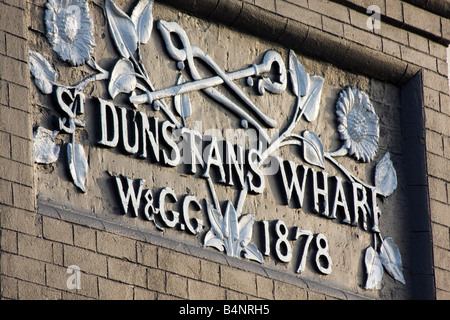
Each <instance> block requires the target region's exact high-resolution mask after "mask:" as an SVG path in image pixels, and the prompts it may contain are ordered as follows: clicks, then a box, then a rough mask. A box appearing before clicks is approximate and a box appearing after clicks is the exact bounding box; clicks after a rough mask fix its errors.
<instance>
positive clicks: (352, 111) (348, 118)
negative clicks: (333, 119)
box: [336, 88, 379, 162]
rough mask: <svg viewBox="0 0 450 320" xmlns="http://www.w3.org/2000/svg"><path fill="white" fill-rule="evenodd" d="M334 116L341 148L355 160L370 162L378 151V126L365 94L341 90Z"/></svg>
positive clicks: (353, 90)
mask: <svg viewBox="0 0 450 320" xmlns="http://www.w3.org/2000/svg"><path fill="white" fill-rule="evenodd" d="M336 114H337V116H338V121H339V125H338V131H339V134H340V137H341V140H344V141H345V143H344V146H343V148H345V149H347V150H348V153H349V154H350V155H353V156H354V157H355V158H356V159H357V160H361V161H363V162H369V161H371V160H372V159H373V158H374V156H375V154H376V152H377V150H378V138H379V125H378V116H377V115H376V114H375V111H374V109H373V105H372V102H370V100H369V97H368V96H367V94H366V93H364V92H361V91H359V90H357V89H352V88H346V89H344V90H342V91H341V93H340V95H339V99H338V101H337V104H336Z"/></svg>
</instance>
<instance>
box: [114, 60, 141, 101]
mask: <svg viewBox="0 0 450 320" xmlns="http://www.w3.org/2000/svg"><path fill="white" fill-rule="evenodd" d="M136 84H137V81H136V72H135V71H134V67H133V63H131V61H130V60H128V59H125V58H122V59H120V60H119V61H117V63H116V65H115V66H114V69H113V71H112V73H111V80H110V81H109V85H108V91H109V94H110V95H111V97H112V98H113V99H114V98H115V97H116V95H118V94H119V93H121V92H123V93H130V92H132V91H133V90H134V89H136Z"/></svg>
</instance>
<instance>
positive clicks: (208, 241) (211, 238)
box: [203, 230, 224, 251]
mask: <svg viewBox="0 0 450 320" xmlns="http://www.w3.org/2000/svg"><path fill="white" fill-rule="evenodd" d="M203 243H204V244H203V246H205V247H214V248H216V249H217V250H219V251H223V250H224V246H223V240H221V239H219V238H218V237H217V236H216V235H215V234H214V232H213V230H209V231H208V232H207V233H206V235H205V239H204V240H203Z"/></svg>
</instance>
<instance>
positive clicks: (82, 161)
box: [67, 143, 88, 192]
mask: <svg viewBox="0 0 450 320" xmlns="http://www.w3.org/2000/svg"><path fill="white" fill-rule="evenodd" d="M67 158H68V161H69V171H70V174H71V176H72V179H73V182H74V183H75V185H76V186H77V187H78V188H79V189H80V190H81V191H83V192H86V189H85V186H84V185H85V183H86V176H87V171H88V163H87V159H86V154H85V153H84V148H83V146H82V145H80V144H77V143H68V144H67Z"/></svg>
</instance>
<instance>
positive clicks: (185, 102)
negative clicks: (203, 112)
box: [173, 74, 192, 119]
mask: <svg viewBox="0 0 450 320" xmlns="http://www.w3.org/2000/svg"><path fill="white" fill-rule="evenodd" d="M183 83H185V80H184V77H183V75H181V74H180V76H179V77H178V81H177V85H180V84H183ZM173 99H174V100H173V102H174V105H175V110H176V111H177V113H178V114H179V115H180V117H182V118H183V119H185V118H187V117H189V116H190V115H191V114H192V109H191V100H190V99H189V94H188V93H183V94H179V95H176V96H175V97H174V98H173Z"/></svg>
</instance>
